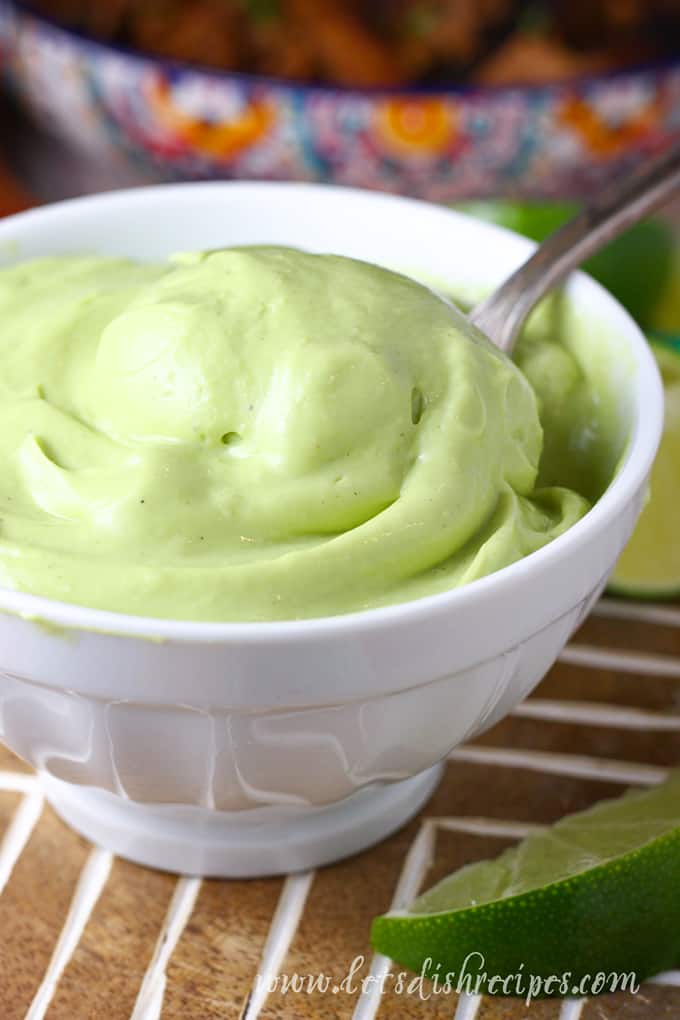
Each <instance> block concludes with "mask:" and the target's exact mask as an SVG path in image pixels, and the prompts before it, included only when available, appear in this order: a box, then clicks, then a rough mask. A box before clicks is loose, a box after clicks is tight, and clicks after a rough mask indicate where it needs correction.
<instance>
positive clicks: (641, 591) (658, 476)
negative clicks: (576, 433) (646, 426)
mask: <svg viewBox="0 0 680 1020" xmlns="http://www.w3.org/2000/svg"><path fill="white" fill-rule="evenodd" d="M652 348H653V350H654V353H655V355H656V359H657V362H658V364H659V368H660V370H661V375H662V378H663V383H664V394H665V402H666V407H665V416H664V430H663V436H662V439H661V445H660V447H659V452H658V454H657V456H656V460H655V461H654V467H653V468H652V476H651V484H650V499H649V502H648V503H647V506H646V507H645V508H644V510H643V511H642V514H641V515H640V519H639V521H638V523H637V526H636V528H635V531H634V532H633V537H632V538H631V540H630V542H629V543H628V545H627V546H626V548H625V549H624V551H623V555H622V556H621V558H620V559H619V562H618V563H617V565H616V568H615V570H614V574H613V576H612V578H611V579H610V582H609V589H610V591H612V592H615V593H618V594H621V595H629V596H631V597H632V598H641V599H652V598H654V599H659V598H672V597H673V596H676V595H680V542H678V504H679V503H680V346H678V347H675V346H671V345H670V344H667V343H660V342H658V341H654V340H652Z"/></svg>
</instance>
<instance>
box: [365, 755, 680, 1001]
mask: <svg viewBox="0 0 680 1020" xmlns="http://www.w3.org/2000/svg"><path fill="white" fill-rule="evenodd" d="M371 939H372V942H373V945H374V946H375V948H376V949H377V950H378V951H379V952H381V953H384V954H385V955H387V956H390V957H392V959H394V960H396V961H397V962H398V963H400V964H402V965H404V966H406V967H409V968H410V969H412V970H414V971H416V972H419V973H424V974H426V975H427V976H429V977H436V978H437V979H438V981H439V982H440V984H441V983H442V982H443V981H444V979H445V976H446V975H450V976H451V978H450V980H451V984H452V986H453V987H454V988H455V987H456V982H457V981H460V980H461V975H463V974H465V973H467V974H471V975H472V977H473V979H474V978H480V983H479V986H478V987H477V988H476V989H475V990H476V991H478V992H486V993H489V994H504V995H512V994H515V995H517V994H521V995H525V994H526V984H527V982H528V979H529V976H535V977H537V978H540V979H542V984H541V988H540V989H537V988H536V987H535V986H534V996H535V995H536V993H538V994H539V995H558V994H561V995H565V994H568V995H574V994H578V993H579V992H580V991H582V990H583V989H582V987H581V988H579V985H580V983H581V982H582V981H587V980H588V978H589V977H590V976H594V975H595V974H596V973H598V972H605V973H606V974H616V975H630V974H631V973H634V974H635V978H636V981H642V980H643V979H644V978H646V977H649V976H651V975H652V974H656V973H658V972H659V971H662V970H668V969H671V968H673V967H675V966H677V965H678V963H680V771H678V772H674V773H672V774H671V777H670V778H669V779H668V781H667V782H665V783H664V784H663V785H660V786H658V787H654V788H653V789H651V790H648V791H643V792H638V791H635V792H629V793H627V794H625V795H624V796H623V797H620V798H619V799H617V800H611V801H604V802H602V803H601V804H597V805H596V806H595V807H593V808H590V809H589V810H588V811H583V812H581V813H579V814H575V815H571V816H568V817H566V818H564V819H562V821H560V822H558V823H557V824H556V825H554V826H552V827H551V828H546V829H543V830H540V831H538V832H536V833H535V834H532V835H531V836H529V837H528V838H527V839H525V840H523V841H522V842H521V843H518V844H517V845H516V846H513V847H511V848H510V849H508V850H505V851H504V852H503V853H502V854H501V855H500V856H499V857H497V858H496V859H495V860H491V861H480V862H479V863H476V864H470V865H468V866H467V867H465V868H462V869H461V870H460V871H457V872H454V874H452V875H449V877H448V878H445V879H444V880H443V881H442V882H440V883H439V884H438V885H436V886H434V887H433V888H432V889H430V890H429V891H428V892H426V893H424V895H422V896H420V897H419V898H418V899H417V900H416V901H415V902H414V903H413V905H412V907H411V908H410V910H409V911H393V912H391V913H389V914H385V915H383V916H382V917H378V918H376V919H375V920H374V922H373V928H372V932H371ZM484 972H485V973H486V975H487V978H486V980H485V979H484V977H483V974H484ZM518 974H523V975H524V979H525V980H524V988H523V989H520V988H519V987H518V985H519V982H517V981H514V982H513V981H510V980H509V979H510V977H511V976H513V977H516V976H517V975H518ZM565 975H568V979H565ZM492 978H495V979H496V980H494V981H492V980H491V979H492ZM550 978H557V979H559V980H558V981H556V982H550V981H549V980H548V979H550ZM503 979H505V982H506V984H505V987H504V988H503V987H499V982H500V981H501V980H503ZM463 987H465V988H469V985H463ZM598 990H599V989H598V987H597V985H595V984H593V986H592V987H589V988H588V993H589V994H592V993H596V992H597V991H598ZM611 990H612V988H611V985H610V984H607V986H606V987H605V988H602V991H611Z"/></svg>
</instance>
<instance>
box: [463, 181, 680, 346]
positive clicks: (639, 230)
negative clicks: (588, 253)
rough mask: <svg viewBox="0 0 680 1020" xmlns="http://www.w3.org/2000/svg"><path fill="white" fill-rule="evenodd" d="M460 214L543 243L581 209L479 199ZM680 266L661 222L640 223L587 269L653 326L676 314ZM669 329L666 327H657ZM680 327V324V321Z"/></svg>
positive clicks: (670, 235) (569, 205)
mask: <svg viewBox="0 0 680 1020" xmlns="http://www.w3.org/2000/svg"><path fill="white" fill-rule="evenodd" d="M457 208H459V209H460V210H461V211H462V212H466V213H468V214H469V215H471V216H477V217H478V218H479V219H483V220H488V221H489V222H491V223H498V224H500V225H501V226H503V227H507V228H508V229H509V230H514V231H516V232H517V233H518V234H524V235H525V236H526V237H530V238H532V240H534V241H543V240H544V239H545V238H546V237H547V236H548V235H549V234H551V233H552V232H553V231H554V230H557V228H558V227H561V226H562V224H563V223H566V221H567V220H568V219H570V218H571V217H572V216H573V215H574V214H575V213H576V212H577V211H578V206H577V205H575V204H573V203H570V202H511V201H502V200H498V201H488V202H487V201H476V202H465V203H462V204H461V205H459V206H458V207H457ZM679 265H680V257H679V256H678V254H677V245H676V242H675V238H674V235H673V230H672V228H671V227H670V226H669V225H668V224H667V223H663V222H661V221H660V220H646V221H644V222H643V223H638V224H636V225H635V226H634V227H631V229H630V230H628V231H626V233H625V234H622V235H621V237H619V238H617V239H616V240H615V241H612V242H611V244H609V245H607V247H606V248H604V249H603V250H602V251H601V252H598V254H597V255H595V256H593V258H591V259H589V260H588V262H585V263H584V265H583V268H584V269H585V271H586V272H588V273H590V274H591V276H593V277H595V279H596V280H598V281H599V282H600V283H601V284H602V285H603V286H604V287H606V288H607V290H608V291H610V293H612V294H613V295H614V297H615V298H617V299H618V300H619V301H620V302H621V304H622V305H623V306H624V307H625V308H627V309H628V311H629V312H630V313H631V315H632V316H633V317H634V318H635V319H637V321H638V322H639V323H641V325H643V326H645V327H648V328H653V327H654V326H655V324H656V322H657V321H658V320H661V321H663V322H664V323H668V321H669V319H670V318H672V314H673V313H672V309H674V308H675V307H676V306H677V302H675V303H674V302H672V300H671V298H670V297H669V293H670V292H671V290H672V284H673V275H674V273H675V271H676V269H677V268H678V266H679ZM658 328H660V329H669V328H671V327H669V326H668V325H664V326H659V327H658ZM678 329H679V330H680V323H678Z"/></svg>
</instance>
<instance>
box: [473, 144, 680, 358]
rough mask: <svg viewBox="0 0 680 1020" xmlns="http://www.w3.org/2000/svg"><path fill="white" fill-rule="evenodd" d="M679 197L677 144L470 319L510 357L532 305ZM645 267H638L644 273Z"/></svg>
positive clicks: (620, 185) (567, 228) (617, 186)
mask: <svg viewBox="0 0 680 1020" xmlns="http://www.w3.org/2000/svg"><path fill="white" fill-rule="evenodd" d="M678 193H680V144H679V145H675V146H673V147H672V148H671V149H670V150H669V151H668V152H666V153H665V154H664V155H663V156H661V157H659V158H657V159H654V160H652V161H651V162H649V163H647V164H645V165H644V166H642V167H641V169H640V170H639V171H638V172H637V173H636V174H633V175H632V176H625V177H623V178H622V179H621V180H618V181H615V182H614V184H612V185H610V186H609V187H608V188H607V190H606V192H603V193H602V195H600V196H599V197H598V198H596V199H595V200H594V201H593V202H592V203H591V204H590V205H589V206H587V207H586V208H585V209H583V210H582V212H580V213H579V214H578V216H575V217H574V219H572V220H570V221H569V222H568V223H565V225H564V226H563V227H560V229H559V230H556V231H555V233H554V234H551V235H550V237H548V238H546V240H545V241H544V242H543V243H542V244H541V245H540V246H539V247H538V248H537V249H536V251H535V252H534V253H533V255H532V256H531V257H530V258H529V259H527V261H526V262H525V263H524V264H523V265H521V266H520V267H519V269H516V270H515V272H514V273H512V275H511V276H509V277H508V278H507V280H505V282H504V283H502V284H501V286H500V287H498V289H497V290H495V291H494V292H493V294H491V295H489V297H487V298H485V299H484V301H482V302H481V303H480V304H478V305H477V306H476V308H473V310H472V312H471V313H470V315H469V317H468V318H469V320H470V322H472V323H473V324H474V325H475V326H476V327H477V328H478V329H479V330H481V332H482V333H485V334H486V335H487V336H488V337H489V339H490V340H492V341H493V343H495V344H496V346H497V347H500V349H501V350H502V351H505V352H506V353H507V354H510V353H511V351H512V349H513V346H514V344H515V340H516V339H517V336H518V334H519V331H520V330H521V328H522V326H523V325H524V322H525V320H526V318H527V316H528V315H529V313H530V312H531V310H532V309H533V308H534V306H535V305H536V303H537V302H538V301H540V299H541V298H542V297H544V296H545V294H546V293H547V292H548V291H549V290H550V289H551V288H552V287H554V286H555V285H556V284H558V283H560V281H562V280H563V279H564V277H565V276H567V274H568V273H570V272H571V271H572V270H573V269H576V268H577V267H578V266H579V265H580V264H581V263H582V262H584V261H585V260H586V259H587V258H589V257H590V256H591V255H594V254H595V252H597V251H599V250H600V248H603V247H604V246H605V245H606V244H608V243H609V241H612V240H613V239H614V238H615V237H618V235H619V234H622V233H623V232H624V230H627V229H628V227H631V226H632V225H633V224H634V223H637V222H638V220H641V219H642V218H643V217H644V216H646V215H647V214H648V213H650V212H653V211H654V210H655V209H657V208H658V207H659V206H661V205H663V204H664V202H666V201H667V200H668V199H669V198H671V197H672V196H673V195H675V194H678ZM644 271H645V267H644V266H643V265H641V266H640V272H641V273H644Z"/></svg>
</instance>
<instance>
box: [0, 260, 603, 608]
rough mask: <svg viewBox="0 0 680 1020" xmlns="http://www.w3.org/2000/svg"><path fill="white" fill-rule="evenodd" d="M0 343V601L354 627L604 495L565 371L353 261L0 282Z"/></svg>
mask: <svg viewBox="0 0 680 1020" xmlns="http://www.w3.org/2000/svg"><path fill="white" fill-rule="evenodd" d="M0 323H1V324H2V325H1V326H0V463H1V464H2V471H1V472H0V585H2V586H4V587H8V588H12V589H17V590H21V591H26V592H31V593H34V594H39V595H44V596H48V597H51V598H55V599H61V600H64V601H67V602H74V603H79V604H82V605H87V606H92V607H96V608H102V609H108V610H115V611H121V612H126V613H133V614H141V615H145V616H158V617H168V618H180V619H187V620H278V619H293V618H303V617H318V616H325V615H329V614H335V613H346V612H350V611H353V610H360V609H365V608H369V607H373V606H378V605H385V604H389V603H396V602H400V601H404V600H406V599H411V598H417V597H420V596H424V595H429V594H434V593H435V592H440V591H444V590H446V589H448V588H451V587H455V586H457V585H461V584H465V583H466V582H468V581H471V580H473V579H474V578H478V577H481V576H483V575H485V574H488V573H490V572H491V571H494V570H497V569H499V568H500V567H503V566H505V565H507V564H509V563H512V562H513V561H515V560H517V559H519V558H520V557H523V556H526V555H527V554H529V553H531V552H533V551H534V550H536V549H538V548H540V547H541V546H543V545H544V544H545V543H546V542H549V541H550V540H551V539H553V538H554V537H555V536H556V535H559V534H560V533H562V532H563V531H565V530H566V529H567V528H569V527H570V526H571V525H572V524H573V523H575V522H576V521H577V520H578V519H579V518H580V517H581V516H583V514H584V513H585V512H586V511H587V510H588V508H589V505H590V503H589V501H590V500H593V499H594V498H596V497H597V495H599V491H601V488H602V479H601V478H600V475H601V469H600V467H599V466H598V465H599V462H598V459H597V456H596V455H597V450H596V449H595V447H594V446H593V444H592V442H591V439H589V434H590V433H592V432H593V429H594V428H595V430H596V425H597V416H596V415H595V414H594V411H593V407H592V406H591V405H592V398H591V394H590V393H589V390H588V387H587V386H586V385H585V384H584V380H583V376H582V373H581V371H580V368H579V366H578V364H577V363H576V361H575V360H574V358H573V357H572V355H571V354H570V353H569V352H568V351H567V350H565V349H564V348H562V347H560V346H559V344H549V345H547V346H546V347H544V348H541V349H539V348H537V347H536V345H534V346H532V345H531V343H528V345H527V344H526V343H525V345H524V347H523V348H522V350H521V351H520V359H519V360H520V363H521V364H522V365H523V368H524V371H525V372H526V375H525V374H523V373H522V372H521V371H520V370H519V369H518V368H517V367H516V366H515V365H514V364H512V362H510V361H509V360H508V359H507V358H505V357H504V356H503V355H501V354H499V353H498V352H497V351H496V350H495V348H493V347H492V346H491V345H490V344H489V343H488V342H486V341H484V340H483V339H482V338H480V337H479V336H477V335H475V334H474V333H471V331H470V330H469V328H468V327H467V325H466V322H465V320H464V319H463V317H462V316H457V315H456V314H455V313H454V312H452V311H451V310H450V309H448V308H447V307H446V306H445V305H444V304H443V303H442V302H441V301H439V300H438V299H437V298H436V297H435V296H434V295H433V294H431V293H430V292H429V291H428V290H426V289H425V288H423V287H422V286H420V285H419V284H417V283H415V282H413V281H411V280H410V279H408V278H407V277H404V276H400V275H398V274H396V273H392V272H390V271H388V270H385V269H380V268H378V267H375V266H371V265H368V264H366V263H362V262H357V261H354V260H350V259H346V258H340V257H336V256H318V255H310V254H306V253H303V252H300V251H296V250H292V249H286V248H274V247H258V248H243V249H237V248H233V249H225V250H222V251H213V252H208V253H198V254H188V255H181V256H177V257H175V258H174V259H172V260H171V261H170V262H168V263H167V264H162V265H158V264H148V263H138V262H134V261H129V260H124V259H113V258H104V257H72V256H65V257H54V258H44V259H38V260H34V261H31V262H26V263H23V264H18V265H16V266H13V267H10V268H9V269H5V270H2V271H1V272H0ZM527 378H528V379H530V380H531V382H532V384H533V386H535V387H536V390H537V392H538V398H537V395H536V393H535V392H534V389H532V386H531V385H529V382H528V381H527ZM556 380H558V381H557V382H556ZM539 405H544V406H545V408H547V410H544V411H543V412H542V413H543V415H544V422H545V424H546V428H547V430H548V434H547V435H546V437H545V441H544V436H543V428H542V426H541V423H540V421H539ZM593 423H595V424H593ZM570 425H571V426H572V427H571V428H570V427H569V426H570ZM550 430H552V431H550ZM591 438H592V436H591ZM544 442H545V455H544V456H543V457H542V456H541V454H542V450H543V448H544ZM589 444H590V445H589ZM591 446H592V450H591V448H590V447H591ZM591 454H592V456H591ZM539 465H540V477H539ZM565 486H566V487H565Z"/></svg>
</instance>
